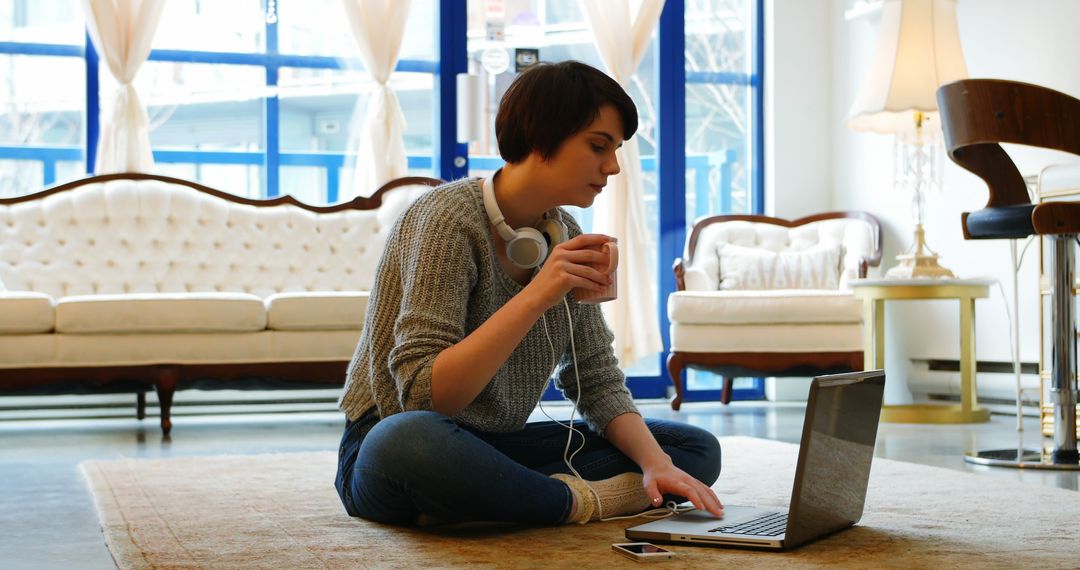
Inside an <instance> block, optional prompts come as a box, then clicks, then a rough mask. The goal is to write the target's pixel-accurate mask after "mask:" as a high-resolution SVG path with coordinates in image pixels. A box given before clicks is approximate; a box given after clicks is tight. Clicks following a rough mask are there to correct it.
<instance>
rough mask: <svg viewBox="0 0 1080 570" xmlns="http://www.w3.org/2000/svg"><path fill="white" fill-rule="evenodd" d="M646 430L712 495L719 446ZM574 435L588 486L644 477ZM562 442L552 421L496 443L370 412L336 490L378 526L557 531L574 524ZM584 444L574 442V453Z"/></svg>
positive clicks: (704, 435)
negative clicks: (512, 526)
mask: <svg viewBox="0 0 1080 570" xmlns="http://www.w3.org/2000/svg"><path fill="white" fill-rule="evenodd" d="M564 423H565V422H564ZM645 423H646V425H647V426H648V427H649V431H651V432H652V434H653V436H654V437H655V438H656V440H657V442H659V444H660V447H661V449H663V450H664V452H665V453H667V454H668V455H669V456H671V459H672V461H673V462H674V463H675V465H676V466H677V467H679V468H680V469H682V470H683V471H685V472H687V473H688V474H690V475H691V476H693V477H695V478H697V479H698V480H699V481H701V482H703V483H705V484H706V485H712V484H713V482H715V481H716V478H717V477H718V476H719V475H720V444H719V442H718V441H717V440H716V437H715V436H713V435H712V434H710V433H709V432H707V431H705V430H703V429H700V428H697V427H694V426H690V425H686V424H682V423H678V422H671V421H665V420H645ZM574 427H576V428H577V429H578V430H580V432H581V433H582V434H583V435H584V437H585V447H584V448H583V449H582V450H581V451H580V452H579V453H578V454H577V455H576V456H575V457H574V467H575V468H576V469H577V470H578V472H579V473H581V476H582V477H584V478H585V479H587V480H599V479H606V478H608V477H614V476H615V475H618V474H620V473H626V472H630V471H634V472H638V473H640V472H641V469H640V468H639V467H638V466H637V464H635V463H634V462H633V461H631V460H630V458H628V457H627V456H625V455H623V453H622V452H620V451H619V450H618V449H616V448H615V447H614V446H613V445H612V444H611V443H610V442H608V441H607V440H606V439H604V438H603V437H601V436H600V435H598V434H597V433H595V432H594V431H592V430H590V429H589V428H588V427H587V426H586V425H585V423H584V422H580V421H579V422H575V426H574ZM566 434H567V430H566V428H565V427H563V426H560V425H558V424H557V423H555V422H551V421H545V422H534V423H529V424H526V426H525V427H524V428H523V429H521V430H520V431H515V432H509V433H490V432H483V431H479V430H474V429H471V428H467V427H465V426H461V425H458V424H456V423H454V421H453V420H451V419H450V418H448V417H446V416H444V415H442V414H439V413H436V412H430V411H412V412H402V413H398V414H394V415H392V416H390V417H388V418H386V419H384V420H381V421H379V420H378V416H377V414H376V413H375V412H374V411H372V412H369V413H368V414H366V415H365V416H363V417H361V418H360V419H358V420H357V421H355V422H348V423H347V424H346V426H345V433H344V435H343V436H342V438H341V448H340V451H339V454H338V473H337V480H336V481H335V486H336V487H337V491H338V495H339V496H340V497H341V502H342V504H344V505H345V510H346V511H347V512H348V513H349V514H350V515H352V516H355V517H363V518H365V519H370V520H373V521H378V522H384V523H391V524H411V523H412V522H414V521H415V520H416V518H417V516H418V515H419V514H420V513H424V514H427V515H429V516H431V517H434V518H436V519H441V520H444V521H503V522H516V523H527V524H546V525H554V524H561V523H564V522H566V520H567V518H568V517H569V516H570V509H571V507H572V505H573V498H572V496H571V494H570V489H569V487H567V486H566V485H565V484H564V483H563V482H561V481H559V480H557V479H553V478H551V477H549V475H551V474H554V473H569V472H570V470H569V469H568V468H567V467H566V464H565V463H564V462H563V450H564V448H565V446H566ZM580 443H581V437H580V436H579V435H575V436H574V441H573V443H572V445H571V447H570V451H571V452H573V450H574V449H576V448H577V446H578V445H579V444H580ZM666 500H675V501H677V502H682V501H684V500H685V499H684V498H683V497H676V496H668V497H665V501H666Z"/></svg>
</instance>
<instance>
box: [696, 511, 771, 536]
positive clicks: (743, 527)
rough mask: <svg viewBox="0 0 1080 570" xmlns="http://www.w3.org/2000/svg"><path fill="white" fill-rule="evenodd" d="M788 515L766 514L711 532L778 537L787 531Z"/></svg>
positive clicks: (717, 528) (719, 527) (720, 527)
mask: <svg viewBox="0 0 1080 570" xmlns="http://www.w3.org/2000/svg"><path fill="white" fill-rule="evenodd" d="M787 515H788V514H787V513H766V514H764V515H762V516H760V517H758V518H756V519H750V520H748V521H744V522H741V523H739V524H735V525H729V526H718V527H716V528H714V529H711V530H709V532H723V533H726V534H747V535H753V536H777V535H780V534H784V531H785V530H787Z"/></svg>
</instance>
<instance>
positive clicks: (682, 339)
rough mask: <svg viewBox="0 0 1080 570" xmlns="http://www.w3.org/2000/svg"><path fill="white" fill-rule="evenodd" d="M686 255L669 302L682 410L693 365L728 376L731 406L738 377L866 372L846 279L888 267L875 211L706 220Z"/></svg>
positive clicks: (673, 370)
mask: <svg viewBox="0 0 1080 570" xmlns="http://www.w3.org/2000/svg"><path fill="white" fill-rule="evenodd" d="M684 257H685V259H683V258H680V259H676V260H675V264H674V267H673V270H674V272H675V280H676V287H677V289H678V290H677V291H676V292H674V293H672V294H671V295H670V296H669V298H668V319H669V320H670V322H671V345H670V352H669V355H668V361H667V364H668V373H669V374H670V376H671V380H672V383H673V384H674V386H675V392H676V396H675V399H674V400H673V401H672V403H671V406H672V408H673V409H675V410H678V409H679V406H680V405H681V403H682V398H683V378H682V371H683V369H684V368H687V367H689V368H699V369H703V370H710V371H713V372H715V373H718V374H721V375H723V376H724V385H723V390H722V393H721V401H723V402H724V403H725V404H726V403H728V402H729V401H730V399H731V384H732V381H733V379H734V378H735V377H738V376H808V375H813V374H823V373H830V372H844V371H852V370H861V369H862V366H863V363H862V358H863V346H862V342H863V339H862V304H861V302H860V301H858V300H856V299H855V298H854V296H853V295H852V293H851V291H850V290H849V289H847V287H846V285H847V282H848V281H849V280H850V279H855V278H860V277H866V274H867V271H868V268H869V267H870V266H877V265H878V264H879V263H880V260H881V226H880V224H879V223H878V221H877V220H876V219H875V218H874V217H873V216H871V215H870V214H866V213H862V212H830V213H825V214H819V215H816V216H810V217H806V218H801V219H798V220H795V221H788V220H783V219H779V218H772V217H767V216H752V215H725V216H711V217H706V218H702V219H700V220H698V221H697V222H696V223H695V224H694V227H693V229H692V230H691V232H690V235H689V237H688V239H687V244H686V249H685V252H684Z"/></svg>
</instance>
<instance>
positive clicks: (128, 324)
mask: <svg viewBox="0 0 1080 570" xmlns="http://www.w3.org/2000/svg"><path fill="white" fill-rule="evenodd" d="M265 328H266V307H265V305H263V300H262V299H261V298H259V297H256V296H255V295H250V294H247V293H133V294H127V295H78V296H72V297H63V298H61V299H60V301H59V302H58V303H57V304H56V331H57V332H60V333H68V334H71V333H92V334H101V333H121V334H123V333H150V332H183V333H197V332H250V331H261V330H264V329H265Z"/></svg>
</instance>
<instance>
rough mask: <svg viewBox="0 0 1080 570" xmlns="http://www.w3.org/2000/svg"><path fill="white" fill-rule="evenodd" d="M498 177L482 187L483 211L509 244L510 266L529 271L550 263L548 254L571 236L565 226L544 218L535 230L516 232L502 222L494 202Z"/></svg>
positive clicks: (532, 228) (519, 230) (517, 230)
mask: <svg viewBox="0 0 1080 570" xmlns="http://www.w3.org/2000/svg"><path fill="white" fill-rule="evenodd" d="M494 179H495V176H494V175H492V176H491V177H490V178H485V179H484V182H483V184H482V186H483V193H484V209H485V210H487V215H488V218H489V219H490V220H491V224H492V225H494V226H495V231H497V232H499V236H500V237H502V238H503V240H504V241H505V242H506V257H507V258H508V259H509V260H510V263H513V264H514V265H516V266H518V267H521V268H522V269H530V268H533V267H536V266H538V265H540V264H541V263H543V262H544V260H545V259H547V255H548V250H550V249H551V248H553V247H555V246H557V245H559V244H560V243H562V242H564V241H566V240H567V238H568V234H569V232H568V231H567V229H566V226H565V225H563V223H562V222H560V221H559V220H556V219H554V218H551V217H549V216H548V215H547V214H544V218H543V219H542V220H540V222H539V223H537V224H536V227H531V228H518V229H516V230H515V229H513V228H511V227H510V226H509V225H508V224H507V223H506V220H505V219H504V218H503V215H502V211H501V210H499V204H498V202H496V201H495V182H494Z"/></svg>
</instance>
